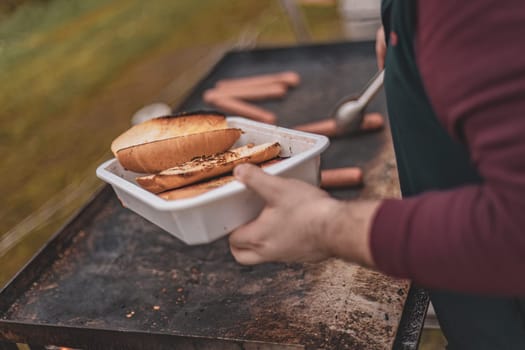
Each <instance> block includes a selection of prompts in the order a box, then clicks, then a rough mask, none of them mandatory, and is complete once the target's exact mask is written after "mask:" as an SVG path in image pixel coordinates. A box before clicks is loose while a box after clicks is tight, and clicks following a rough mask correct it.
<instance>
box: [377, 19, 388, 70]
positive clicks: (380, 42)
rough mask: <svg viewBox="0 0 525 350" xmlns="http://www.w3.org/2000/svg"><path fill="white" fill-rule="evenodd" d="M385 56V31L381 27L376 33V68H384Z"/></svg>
mask: <svg viewBox="0 0 525 350" xmlns="http://www.w3.org/2000/svg"><path fill="white" fill-rule="evenodd" d="M385 56H386V41H385V31H384V29H383V27H382V26H381V27H380V28H379V29H378V30H377V32H376V59H377V68H379V69H383V68H384V67H385Z"/></svg>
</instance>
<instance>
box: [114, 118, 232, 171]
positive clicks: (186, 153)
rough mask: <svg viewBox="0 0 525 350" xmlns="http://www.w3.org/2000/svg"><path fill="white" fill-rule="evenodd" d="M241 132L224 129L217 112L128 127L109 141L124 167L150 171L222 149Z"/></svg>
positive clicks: (223, 122) (227, 146)
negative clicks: (111, 141)
mask: <svg viewBox="0 0 525 350" xmlns="http://www.w3.org/2000/svg"><path fill="white" fill-rule="evenodd" d="M241 134H242V130H240V129H236V128H228V125H227V122H226V117H225V116H224V115H223V114H220V113H216V112H193V113H191V114H177V115H170V116H165V117H159V118H154V119H151V120H148V121H146V122H143V123H140V124H137V125H135V126H133V127H131V128H130V129H128V130H127V131H125V132H124V133H123V134H121V135H120V136H119V137H117V138H116V139H115V140H114V141H113V143H112V144H111V151H112V152H113V154H114V155H115V157H116V158H117V159H118V161H119V163H120V164H121V165H122V166H123V167H124V168H125V169H127V170H132V171H135V172H139V173H150V174H151V173H158V172H160V171H162V170H165V169H168V168H171V167H174V166H176V165H178V164H182V163H184V162H187V161H189V160H191V159H193V158H195V157H202V156H211V155H213V154H216V153H220V152H224V151H226V150H228V149H229V148H230V147H231V146H232V145H233V144H234V143H235V142H236V141H237V140H238V139H239V137H240V136H241Z"/></svg>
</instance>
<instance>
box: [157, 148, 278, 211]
mask: <svg viewBox="0 0 525 350" xmlns="http://www.w3.org/2000/svg"><path fill="white" fill-rule="evenodd" d="M282 160H283V158H274V159H272V160H269V161H266V162H264V163H261V164H259V165H260V166H261V168H265V167H267V166H270V165H273V164H276V163H279V162H280V161H282ZM233 180H235V177H234V176H233V175H223V176H221V177H216V178H213V179H210V180H206V181H204V182H199V183H196V184H193V185H188V186H185V187H181V188H176V189H174V190H169V191H166V192H162V193H159V194H158V196H159V197H160V198H162V199H165V200H168V201H172V200H176V199H184V198H191V197H196V196H198V195H201V194H203V193H206V192H208V191H211V190H214V189H216V188H218V187H221V186H224V185H226V184H227V183H230V182H232V181H233Z"/></svg>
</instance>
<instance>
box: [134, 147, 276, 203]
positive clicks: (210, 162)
mask: <svg viewBox="0 0 525 350" xmlns="http://www.w3.org/2000/svg"><path fill="white" fill-rule="evenodd" d="M280 151H281V146H280V145H279V143H277V142H275V143H264V144H261V145H257V146H253V145H246V146H242V147H239V148H236V149H233V150H231V151H227V152H224V153H220V154H216V155H213V156H209V157H199V158H197V159H193V160H191V161H189V162H186V163H184V164H181V165H180V166H176V167H173V168H171V169H167V170H164V171H161V172H160V173H158V174H154V175H147V176H141V177H138V178H137V179H136V180H137V183H138V184H139V185H141V186H142V187H143V188H145V189H146V190H148V191H150V192H153V193H159V192H164V191H167V190H170V189H174V188H179V187H182V186H185V185H189V184H192V183H195V182H198V181H201V180H204V179H209V178H213V177H216V176H219V175H222V174H226V173H228V172H230V171H232V170H233V168H234V167H235V166H236V165H237V164H240V163H253V164H259V163H262V162H264V161H266V160H269V159H272V158H275V157H277V156H278V155H279V152H280Z"/></svg>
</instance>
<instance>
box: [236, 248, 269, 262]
mask: <svg viewBox="0 0 525 350" xmlns="http://www.w3.org/2000/svg"><path fill="white" fill-rule="evenodd" d="M230 251H231V253H232V255H233V257H234V258H235V260H236V261H237V262H238V263H239V264H242V265H256V264H260V263H263V262H264V259H263V258H262V257H261V256H260V255H259V254H258V253H257V252H256V251H255V250H254V249H242V248H237V247H235V246H233V245H230Z"/></svg>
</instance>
